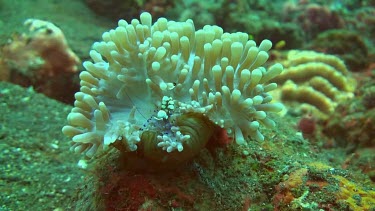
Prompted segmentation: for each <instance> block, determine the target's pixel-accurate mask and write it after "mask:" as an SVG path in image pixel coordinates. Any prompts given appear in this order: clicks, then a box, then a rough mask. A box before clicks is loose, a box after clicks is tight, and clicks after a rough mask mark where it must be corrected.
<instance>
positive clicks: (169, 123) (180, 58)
mask: <svg viewBox="0 0 375 211" xmlns="http://www.w3.org/2000/svg"><path fill="white" fill-rule="evenodd" d="M271 46H272V43H271V42H270V41H269V40H264V41H263V42H261V43H260V45H259V46H256V43H255V42H254V41H252V40H248V34H246V33H239V32H238V33H223V30H222V29H221V28H220V27H218V26H209V25H207V26H205V27H203V29H200V30H197V31H195V28H194V24H193V22H192V21H191V20H187V21H186V22H174V21H168V20H167V19H165V18H159V19H158V20H157V21H156V22H155V23H154V24H152V17H151V15H150V14H149V13H142V14H141V16H140V21H139V20H136V19H134V20H132V21H131V22H130V23H127V22H126V21H124V20H120V21H119V26H118V27H117V28H116V29H114V30H110V31H109V32H105V33H104V34H103V41H102V42H96V43H94V45H93V50H92V51H91V52H90V56H91V58H92V60H93V62H91V61H86V62H84V63H83V65H84V67H85V68H86V71H83V72H82V73H81V74H80V79H81V89H80V92H77V93H76V94H75V98H76V101H75V107H74V108H73V109H72V111H71V113H70V114H69V115H68V125H67V126H65V127H63V129H62V131H63V133H64V134H65V135H66V136H68V137H70V138H72V141H73V146H72V150H74V151H75V152H81V153H84V154H85V155H86V156H87V157H93V156H94V155H95V153H96V151H98V150H100V149H106V148H108V146H115V147H116V148H117V149H120V150H121V151H123V152H137V153H138V155H140V154H141V155H142V156H145V157H146V158H149V159H150V160H153V161H156V162H157V163H160V164H163V163H167V164H171V163H176V162H177V163H178V162H182V161H184V160H186V159H189V158H191V156H193V155H195V154H196V153H197V152H199V150H200V149H201V148H203V147H204V146H205V144H206V142H207V141H208V140H209V139H210V138H211V136H212V133H213V130H214V127H216V126H219V127H221V128H223V129H225V130H226V131H227V133H228V135H229V136H230V137H233V138H234V140H235V141H236V142H237V143H238V144H246V141H247V140H248V138H249V137H251V139H255V140H258V141H261V140H264V136H263V135H262V134H261V133H260V125H264V126H265V127H274V126H275V122H274V121H273V120H272V119H271V118H270V117H269V115H268V113H269V112H279V111H281V110H282V108H283V105H282V104H281V103H271V101H272V96H271V95H270V94H269V93H268V92H269V91H272V90H274V89H276V87H277V85H276V84H275V83H268V81H270V80H271V79H272V78H274V77H276V76H277V75H279V74H280V73H281V71H282V70H283V67H282V65H280V64H274V65H273V66H271V67H270V68H269V69H268V70H267V69H266V68H264V67H262V65H263V64H264V63H265V62H266V61H267V59H268V54H267V51H268V50H269V49H270V48H271Z"/></svg>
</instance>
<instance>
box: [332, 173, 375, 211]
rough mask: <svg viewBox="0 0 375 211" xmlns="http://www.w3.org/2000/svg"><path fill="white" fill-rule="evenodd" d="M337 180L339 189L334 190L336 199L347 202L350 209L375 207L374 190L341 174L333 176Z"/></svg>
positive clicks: (370, 208)
mask: <svg viewBox="0 0 375 211" xmlns="http://www.w3.org/2000/svg"><path fill="white" fill-rule="evenodd" d="M333 177H334V178H335V179H336V180H337V181H338V182H339V187H340V188H339V191H337V192H336V198H337V200H338V201H343V202H344V203H346V204H348V206H349V207H350V208H351V209H352V210H373V209H375V191H374V190H371V189H370V190H367V189H364V188H362V187H360V185H359V184H357V183H355V182H353V181H350V180H348V179H346V178H345V177H343V176H340V175H335V176H333Z"/></svg>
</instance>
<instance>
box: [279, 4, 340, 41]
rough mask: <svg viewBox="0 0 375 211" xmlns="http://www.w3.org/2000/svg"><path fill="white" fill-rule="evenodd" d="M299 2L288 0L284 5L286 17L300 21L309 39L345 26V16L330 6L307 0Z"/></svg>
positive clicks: (296, 21) (289, 19)
mask: <svg viewBox="0 0 375 211" xmlns="http://www.w3.org/2000/svg"><path fill="white" fill-rule="evenodd" d="M297 2H298V3H292V2H291V1H286V3H285V4H284V6H283V7H284V8H283V10H284V16H285V17H284V19H285V20H286V21H292V22H294V23H298V25H300V27H301V28H302V29H303V31H304V32H305V38H307V40H311V39H313V38H315V37H316V36H317V35H318V34H319V33H321V32H323V31H326V30H329V29H337V28H343V27H344V20H343V18H342V17H341V16H340V15H339V14H338V13H337V12H336V11H334V10H332V9H331V8H329V7H328V6H325V5H319V4H315V3H310V2H305V1H297Z"/></svg>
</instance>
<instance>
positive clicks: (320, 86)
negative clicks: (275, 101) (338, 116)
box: [274, 51, 355, 116]
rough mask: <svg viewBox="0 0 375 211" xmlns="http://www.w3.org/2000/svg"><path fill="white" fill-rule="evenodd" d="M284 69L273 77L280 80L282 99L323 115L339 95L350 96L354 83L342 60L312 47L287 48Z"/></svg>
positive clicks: (332, 105)
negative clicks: (297, 103)
mask: <svg viewBox="0 0 375 211" xmlns="http://www.w3.org/2000/svg"><path fill="white" fill-rule="evenodd" d="M283 65H284V66H285V67H286V69H285V71H284V72H283V73H282V74H280V76H279V77H277V78H275V79H274V81H275V82H277V83H279V84H282V87H281V99H282V100H285V101H292V102H299V103H303V104H305V105H309V109H312V111H313V112H314V111H316V112H318V113H320V114H322V115H323V116H324V114H329V113H330V112H332V111H333V110H334V108H335V106H336V105H337V103H338V102H339V101H340V100H342V99H347V98H348V97H352V96H353V93H352V92H353V88H354V86H355V83H354V82H353V81H352V80H350V78H349V77H348V70H347V68H346V66H345V64H344V62H343V61H342V60H341V59H339V58H338V57H336V56H333V55H328V54H323V53H317V52H314V51H290V52H289V53H288V58H287V59H286V60H285V61H284V62H283Z"/></svg>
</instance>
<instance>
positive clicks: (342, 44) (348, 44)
mask: <svg viewBox="0 0 375 211" xmlns="http://www.w3.org/2000/svg"><path fill="white" fill-rule="evenodd" d="M308 49H312V50H315V51H320V52H323V53H326V54H333V55H337V56H339V57H340V58H341V59H343V60H344V61H345V64H346V65H347V66H348V68H349V69H350V70H351V71H363V70H364V69H365V68H366V67H368V65H369V63H370V60H371V59H370V58H369V53H368V47H367V46H366V44H365V42H364V39H363V37H362V35H361V34H359V33H357V32H354V31H352V30H350V31H349V30H344V29H333V30H328V31H325V32H323V33H321V34H319V35H318V36H317V38H316V39H314V40H313V41H312V42H311V44H310V45H309V46H308Z"/></svg>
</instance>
